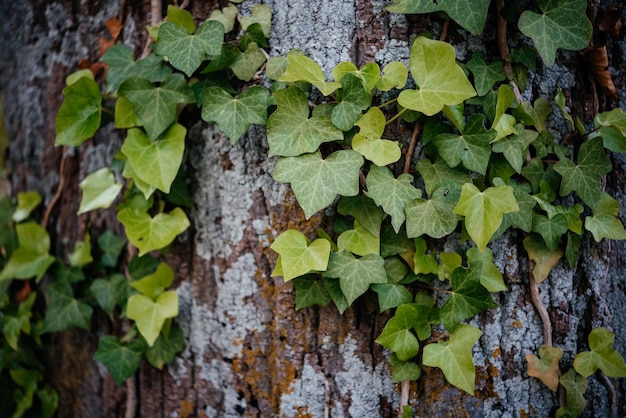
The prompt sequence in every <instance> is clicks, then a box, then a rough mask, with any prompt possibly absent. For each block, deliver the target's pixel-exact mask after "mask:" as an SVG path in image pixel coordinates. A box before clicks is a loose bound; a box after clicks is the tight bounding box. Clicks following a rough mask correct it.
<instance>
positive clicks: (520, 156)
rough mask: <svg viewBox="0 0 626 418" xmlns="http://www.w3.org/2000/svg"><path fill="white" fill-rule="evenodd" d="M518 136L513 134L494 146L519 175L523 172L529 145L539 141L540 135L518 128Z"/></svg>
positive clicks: (494, 149)
mask: <svg viewBox="0 0 626 418" xmlns="http://www.w3.org/2000/svg"><path fill="white" fill-rule="evenodd" d="M516 131H517V132H518V133H517V134H513V135H511V136H509V137H507V138H504V139H501V140H500V141H498V142H496V143H494V144H493V146H492V149H493V151H494V152H500V153H502V154H504V158H506V160H507V161H508V162H509V164H511V167H513V169H514V170H515V172H516V173H517V174H520V173H521V172H522V166H523V165H524V163H525V162H526V156H527V154H528V147H529V145H530V144H531V143H532V142H533V141H534V140H535V139H537V136H539V134H538V133H537V131H532V130H530V129H523V128H521V127H520V128H516Z"/></svg>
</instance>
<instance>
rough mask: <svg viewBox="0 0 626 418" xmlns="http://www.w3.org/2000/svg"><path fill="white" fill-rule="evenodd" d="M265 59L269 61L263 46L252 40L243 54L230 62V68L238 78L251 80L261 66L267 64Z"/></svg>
mask: <svg viewBox="0 0 626 418" xmlns="http://www.w3.org/2000/svg"><path fill="white" fill-rule="evenodd" d="M265 61H267V57H266V56H265V54H264V53H263V51H262V50H261V48H259V46H258V45H257V43H256V42H250V43H249V44H248V45H247V46H246V49H245V51H244V52H243V54H239V55H237V57H236V58H235V59H234V60H233V62H232V63H231V64H230V69H231V70H233V73H234V74H235V76H236V77H237V78H238V79H240V80H243V81H250V80H252V78H253V77H254V75H255V74H256V73H257V71H258V70H259V68H261V66H262V65H263V64H265Z"/></svg>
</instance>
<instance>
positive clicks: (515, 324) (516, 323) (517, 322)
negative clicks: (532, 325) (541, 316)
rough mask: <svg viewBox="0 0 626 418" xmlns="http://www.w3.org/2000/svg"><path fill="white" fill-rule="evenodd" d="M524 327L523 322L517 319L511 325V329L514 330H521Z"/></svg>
mask: <svg viewBox="0 0 626 418" xmlns="http://www.w3.org/2000/svg"><path fill="white" fill-rule="evenodd" d="M523 326H524V324H522V321H520V320H519V319H516V320H515V321H513V322H512V323H511V328H513V329H520V328H522V327H523Z"/></svg>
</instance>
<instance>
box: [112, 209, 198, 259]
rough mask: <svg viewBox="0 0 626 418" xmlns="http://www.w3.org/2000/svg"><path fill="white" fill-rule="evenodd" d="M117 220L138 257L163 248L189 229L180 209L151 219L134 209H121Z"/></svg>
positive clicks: (139, 210) (185, 216) (144, 213)
mask: <svg viewBox="0 0 626 418" xmlns="http://www.w3.org/2000/svg"><path fill="white" fill-rule="evenodd" d="M117 219H119V221H120V222H121V223H122V224H124V227H125V229H126V236H128V239H129V241H130V242H131V243H132V244H133V245H134V246H135V247H137V248H139V256H140V257H141V256H142V255H144V254H146V253H148V252H150V251H152V250H158V249H161V248H165V247H166V246H168V245H169V244H171V243H172V241H174V238H176V236H177V235H178V234H180V233H182V232H183V231H185V230H186V229H187V228H188V227H189V219H187V215H185V212H183V210H182V209H181V208H175V209H174V210H172V211H171V212H170V213H159V214H157V215H156V216H155V217H151V216H150V215H149V214H148V213H146V212H145V211H142V210H141V209H135V208H126V209H122V210H121V211H120V212H119V213H118V214H117Z"/></svg>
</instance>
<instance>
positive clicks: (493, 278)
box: [466, 247, 508, 292]
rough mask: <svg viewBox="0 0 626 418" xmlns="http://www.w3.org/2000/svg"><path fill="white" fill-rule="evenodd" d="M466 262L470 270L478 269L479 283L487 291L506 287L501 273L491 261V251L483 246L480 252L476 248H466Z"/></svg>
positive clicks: (501, 290)
mask: <svg viewBox="0 0 626 418" xmlns="http://www.w3.org/2000/svg"><path fill="white" fill-rule="evenodd" d="M466 254H467V263H468V264H469V266H470V269H471V270H476V271H478V275H479V277H480V284H481V285H483V286H484V287H485V289H487V290H488V291H489V292H504V291H506V290H508V289H507V287H506V285H505V284H504V280H503V279H502V273H500V270H498V268H497V267H496V265H495V264H494V263H493V251H491V249H490V248H485V250H484V251H483V252H481V251H480V250H479V249H478V248H476V247H472V248H469V249H468V250H467V253H466Z"/></svg>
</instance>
